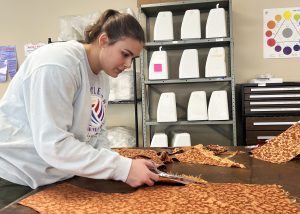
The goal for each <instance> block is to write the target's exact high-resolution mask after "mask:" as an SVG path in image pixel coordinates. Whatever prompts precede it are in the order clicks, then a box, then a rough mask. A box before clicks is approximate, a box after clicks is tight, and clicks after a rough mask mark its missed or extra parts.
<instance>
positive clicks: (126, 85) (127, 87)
mask: <svg viewBox="0 0 300 214" xmlns="http://www.w3.org/2000/svg"><path fill="white" fill-rule="evenodd" d="M136 77H137V81H136V83H137V92H140V91H141V83H140V81H138V80H139V77H140V73H138V72H137V73H136ZM109 84H110V93H109V99H108V100H109V101H122V100H133V99H134V79H133V71H132V70H126V71H123V72H122V73H120V74H119V76H118V77H117V78H112V77H109ZM137 97H138V98H139V97H140V94H138V95H137Z"/></svg>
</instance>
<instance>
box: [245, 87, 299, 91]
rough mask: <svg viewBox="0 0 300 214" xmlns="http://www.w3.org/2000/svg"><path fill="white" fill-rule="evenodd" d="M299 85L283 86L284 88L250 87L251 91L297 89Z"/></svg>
mask: <svg viewBox="0 0 300 214" xmlns="http://www.w3.org/2000/svg"><path fill="white" fill-rule="evenodd" d="M299 90H300V87H285V88H280V87H278V88H251V91H299Z"/></svg>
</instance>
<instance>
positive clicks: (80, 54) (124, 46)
mask: <svg viewBox="0 0 300 214" xmlns="http://www.w3.org/2000/svg"><path fill="white" fill-rule="evenodd" d="M85 36H86V40H85V42H84V43H83V44H82V43H79V42H77V41H68V42H61V43H52V44H49V45H46V46H44V47H41V48H39V49H38V50H36V51H34V52H33V53H32V54H30V55H29V56H28V57H27V58H26V60H25V61H24V63H23V64H22V65H21V67H20V69H19V71H18V73H17V74H16V76H15V77H14V79H13V80H12V81H11V83H10V85H9V87H8V89H7V91H6V93H5V95H4V97H3V98H2V99H1V101H0V124H1V126H0V178H1V179H0V185H2V186H0V207H1V202H2V206H3V205H4V204H5V203H8V202H9V201H11V200H14V199H16V197H19V196H20V195H22V194H24V193H25V192H27V191H29V190H30V188H37V187H38V186H42V185H46V184H51V183H54V182H57V181H61V180H65V179H68V178H71V177H73V176H74V175H78V176H83V177H89V178H94V179H114V180H120V181H123V182H126V183H127V184H129V185H130V186H132V187H137V186H140V185H142V184H147V185H150V186H151V185H153V184H154V182H155V181H157V180H158V175H157V174H155V173H153V172H152V171H151V170H150V169H151V168H153V167H155V166H154V164H153V163H152V162H150V161H147V160H142V159H135V160H132V159H129V158H125V157H122V156H120V155H118V154H117V153H115V152H113V151H110V150H108V149H105V148H101V145H100V144H99V139H98V134H99V132H100V131H101V128H102V125H103V121H104V116H105V109H106V107H107V102H108V95H109V85H108V76H111V77H117V76H118V75H119V74H120V73H121V72H122V71H123V70H124V69H125V68H128V67H130V65H131V62H132V60H133V59H134V58H135V57H138V55H139V53H140V51H141V49H142V48H143V44H144V42H145V38H144V32H143V29H142V28H141V26H140V24H139V23H138V21H137V20H136V19H135V18H134V17H132V16H131V15H129V14H121V13H119V12H117V11H114V10H107V11H105V12H104V13H103V14H102V16H101V17H100V18H99V20H98V21H97V22H96V23H95V24H94V25H93V26H91V27H90V28H88V29H87V31H86V35H85ZM3 187H6V188H3ZM29 187H30V188H29ZM12 191H14V192H15V193H16V195H12ZM9 192H10V193H9ZM8 196H9V197H11V198H7V197H8ZM1 200H2V201H1Z"/></svg>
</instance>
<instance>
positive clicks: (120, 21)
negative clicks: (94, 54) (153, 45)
mask: <svg viewBox="0 0 300 214" xmlns="http://www.w3.org/2000/svg"><path fill="white" fill-rule="evenodd" d="M101 33H106V34H107V36H108V38H109V44H113V43H115V42H117V41H118V40H120V39H123V38H124V37H130V38H133V39H135V40H137V41H139V42H141V43H145V36H144V30H143V29H142V27H141V25H140V24H139V22H138V21H137V20H136V19H135V18H134V17H133V16H132V15H130V14H127V13H120V12H118V11H116V10H112V9H109V10H106V11H105V12H103V13H102V15H101V16H100V18H99V19H98V20H97V22H96V23H95V24H93V25H91V26H89V27H88V28H87V29H86V31H85V43H88V44H90V43H92V42H94V41H95V40H97V38H98V36H99V35H100V34H101Z"/></svg>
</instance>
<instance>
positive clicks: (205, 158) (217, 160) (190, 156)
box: [175, 144, 246, 168]
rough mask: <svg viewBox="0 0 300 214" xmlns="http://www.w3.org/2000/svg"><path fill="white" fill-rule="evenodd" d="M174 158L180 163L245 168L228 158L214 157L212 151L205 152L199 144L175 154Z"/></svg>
mask: <svg viewBox="0 0 300 214" xmlns="http://www.w3.org/2000/svg"><path fill="white" fill-rule="evenodd" d="M175 157H176V158H177V159H178V160H179V161H180V162H181V163H188V164H206V165H213V166H223V167H238V168H246V167H245V166H244V165H243V164H240V163H237V162H234V161H232V160H229V159H228V158H221V157H218V156H216V155H215V154H214V152H213V151H209V150H207V149H206V148H205V147H203V145H201V144H199V145H197V146H194V147H193V148H191V149H189V150H187V151H185V152H183V153H179V154H175Z"/></svg>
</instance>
